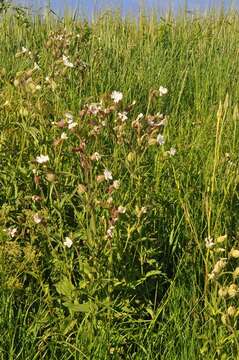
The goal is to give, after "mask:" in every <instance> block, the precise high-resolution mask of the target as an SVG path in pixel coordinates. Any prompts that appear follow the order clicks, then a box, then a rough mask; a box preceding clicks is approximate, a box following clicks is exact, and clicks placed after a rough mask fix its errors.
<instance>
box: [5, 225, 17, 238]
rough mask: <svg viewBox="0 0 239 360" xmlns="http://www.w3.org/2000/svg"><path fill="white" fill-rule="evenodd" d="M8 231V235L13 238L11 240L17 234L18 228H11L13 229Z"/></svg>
mask: <svg viewBox="0 0 239 360" xmlns="http://www.w3.org/2000/svg"><path fill="white" fill-rule="evenodd" d="M6 231H7V234H8V235H9V236H11V238H14V237H15V236H16V234H17V228H13V227H11V228H8V229H7V230H6Z"/></svg>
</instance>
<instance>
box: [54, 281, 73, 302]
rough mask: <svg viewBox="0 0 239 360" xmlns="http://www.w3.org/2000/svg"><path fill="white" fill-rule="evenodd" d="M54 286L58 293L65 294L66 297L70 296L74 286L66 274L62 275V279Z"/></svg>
mask: <svg viewBox="0 0 239 360" xmlns="http://www.w3.org/2000/svg"><path fill="white" fill-rule="evenodd" d="M55 287H56V291H57V292H58V294H59V295H63V296H66V297H67V298H72V295H73V291H74V290H75V287H74V285H73V284H72V282H71V281H70V280H69V279H68V278H67V277H66V276H64V277H63V279H62V280H61V281H59V282H58V283H57V284H56V285H55Z"/></svg>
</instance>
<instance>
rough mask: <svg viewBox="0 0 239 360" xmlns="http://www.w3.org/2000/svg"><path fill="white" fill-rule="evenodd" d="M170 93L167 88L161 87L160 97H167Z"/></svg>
mask: <svg viewBox="0 0 239 360" xmlns="http://www.w3.org/2000/svg"><path fill="white" fill-rule="evenodd" d="M167 93H168V89H167V88H166V87H163V86H160V88H159V96H163V95H166V94H167Z"/></svg>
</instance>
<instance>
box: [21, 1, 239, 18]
mask: <svg viewBox="0 0 239 360" xmlns="http://www.w3.org/2000/svg"><path fill="white" fill-rule="evenodd" d="M47 1H49V0H16V1H15V2H17V3H22V4H24V5H25V4H30V5H32V4H34V5H35V4H36V3H37V4H38V7H41V6H43V4H44V3H47ZM50 2H51V7H52V9H54V10H55V11H57V12H59V11H62V9H63V8H64V7H69V8H72V9H73V10H75V9H76V8H77V7H78V6H79V7H80V8H81V9H83V12H84V14H85V15H86V14H87V15H90V14H92V13H93V11H94V9H98V10H99V9H104V8H117V7H118V8H119V7H120V8H121V9H122V12H123V13H124V14H125V13H127V12H131V13H135V12H137V9H138V8H139V5H140V3H144V4H145V5H146V7H147V8H149V9H150V8H152V7H156V8H159V9H165V8H167V7H168V6H169V4H171V5H172V7H173V8H174V9H176V8H177V7H178V6H183V4H184V3H185V0H50ZM222 2H223V3H224V6H225V7H229V6H230V5H231V4H233V6H234V7H238V8H239V0H224V1H223V0H187V5H188V8H189V9H190V10H193V9H201V10H204V9H206V8H208V7H210V6H220V5H221V4H222Z"/></svg>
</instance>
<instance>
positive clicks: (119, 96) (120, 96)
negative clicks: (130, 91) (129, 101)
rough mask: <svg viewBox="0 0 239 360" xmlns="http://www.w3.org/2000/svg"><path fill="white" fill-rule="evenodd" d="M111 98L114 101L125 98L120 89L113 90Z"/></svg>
mask: <svg viewBox="0 0 239 360" xmlns="http://www.w3.org/2000/svg"><path fill="white" fill-rule="evenodd" d="M111 99H112V100H113V101H114V103H116V104H117V103H118V102H120V101H121V100H122V99H123V94H122V93H121V92H119V91H113V92H112V94H111Z"/></svg>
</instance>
